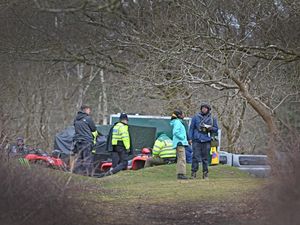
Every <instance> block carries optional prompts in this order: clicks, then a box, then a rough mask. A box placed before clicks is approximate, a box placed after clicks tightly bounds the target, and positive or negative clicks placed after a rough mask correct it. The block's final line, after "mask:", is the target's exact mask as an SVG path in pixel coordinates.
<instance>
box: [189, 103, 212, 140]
mask: <svg viewBox="0 0 300 225" xmlns="http://www.w3.org/2000/svg"><path fill="white" fill-rule="evenodd" d="M203 106H205V107H207V108H208V109H209V110H208V113H207V114H203V113H201V112H200V113H197V114H196V115H195V116H194V117H193V118H192V121H191V125H190V129H189V135H188V136H189V140H192V141H196V142H210V141H211V133H217V132H218V122H217V119H216V118H212V116H211V113H210V109H211V108H210V106H209V105H201V108H202V107H203ZM204 124H206V125H210V126H212V128H211V131H210V132H208V131H206V130H205V129H202V128H203V126H204Z"/></svg>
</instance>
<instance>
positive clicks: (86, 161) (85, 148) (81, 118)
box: [73, 106, 97, 176]
mask: <svg viewBox="0 0 300 225" xmlns="http://www.w3.org/2000/svg"><path fill="white" fill-rule="evenodd" d="M90 114H91V108H90V107H89V106H81V108H80V111H79V112H78V113H77V116H76V118H75V120H74V127H75V136H74V143H75V145H74V149H73V152H74V153H75V154H77V159H76V161H75V167H74V173H78V174H85V175H88V176H90V175H91V174H92V170H93V164H92V149H93V140H94V137H93V132H95V131H96V130H97V129H96V125H95V123H94V121H93V119H92V118H91V116H90Z"/></svg>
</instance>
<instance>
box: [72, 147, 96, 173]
mask: <svg viewBox="0 0 300 225" xmlns="http://www.w3.org/2000/svg"><path fill="white" fill-rule="evenodd" d="M92 148H93V143H90V142H85V141H77V142H76V144H75V150H76V152H77V155H76V159H75V166H74V173H78V174H82V175H88V176H89V175H91V174H92V171H93V155H92Z"/></svg>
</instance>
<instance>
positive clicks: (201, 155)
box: [189, 103, 218, 179]
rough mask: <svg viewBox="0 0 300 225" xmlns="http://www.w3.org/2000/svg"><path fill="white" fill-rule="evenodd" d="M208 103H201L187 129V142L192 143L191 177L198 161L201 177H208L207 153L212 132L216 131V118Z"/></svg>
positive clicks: (194, 174) (195, 170)
mask: <svg viewBox="0 0 300 225" xmlns="http://www.w3.org/2000/svg"><path fill="white" fill-rule="evenodd" d="M210 111H211V107H210V105H208V104H206V103H203V104H201V106H200V112H199V113H197V114H196V115H195V116H194V117H193V118H192V121H191V125H190V129H189V144H192V149H193V158H192V173H191V178H192V179H195V178H196V173H197V171H198V169H199V163H200V162H202V172H203V175H202V178H203V179H207V178H208V154H209V152H210V147H211V140H212V134H213V133H217V132H218V123H217V119H216V118H213V117H212V116H211V112H210Z"/></svg>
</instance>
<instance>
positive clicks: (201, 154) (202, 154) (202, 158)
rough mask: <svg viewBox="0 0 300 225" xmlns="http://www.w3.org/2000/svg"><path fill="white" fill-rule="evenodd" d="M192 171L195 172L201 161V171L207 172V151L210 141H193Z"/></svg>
mask: <svg viewBox="0 0 300 225" xmlns="http://www.w3.org/2000/svg"><path fill="white" fill-rule="evenodd" d="M192 148H193V158H192V172H197V171H198V169H199V163H200V162H201V163H202V171H203V172H208V153H209V151H210V142H204V143H202V142H193V145H192Z"/></svg>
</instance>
